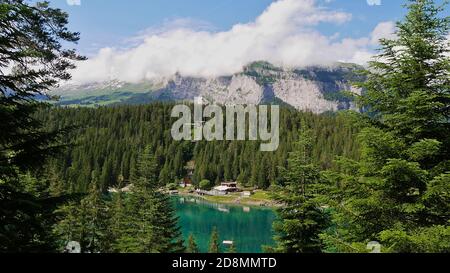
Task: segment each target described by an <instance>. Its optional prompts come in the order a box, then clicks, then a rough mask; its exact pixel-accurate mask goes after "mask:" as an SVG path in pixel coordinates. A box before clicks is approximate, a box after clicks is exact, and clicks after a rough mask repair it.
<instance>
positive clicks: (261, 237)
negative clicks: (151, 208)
mask: <svg viewBox="0 0 450 273" xmlns="http://www.w3.org/2000/svg"><path fill="white" fill-rule="evenodd" d="M173 199H174V203H175V207H176V211H177V215H178V217H179V225H180V227H181V230H182V232H183V237H184V238H185V239H187V238H188V237H189V234H191V233H192V234H193V235H194V236H195V239H196V242H197V244H198V245H199V247H200V250H201V251H202V252H207V250H208V243H209V238H210V236H211V231H212V229H213V227H214V226H215V227H217V230H218V231H219V236H220V243H221V244H222V242H223V241H233V242H235V246H236V249H237V251H238V252H239V253H260V252H262V249H261V246H262V245H273V232H272V223H273V221H274V220H275V217H276V216H275V212H274V211H273V210H272V209H269V208H260V207H245V206H231V205H222V204H214V203H209V202H206V201H204V200H201V199H196V198H192V197H181V196H177V197H173ZM226 248H227V247H226V246H225V245H222V249H221V250H222V251H223V252H225V251H226Z"/></svg>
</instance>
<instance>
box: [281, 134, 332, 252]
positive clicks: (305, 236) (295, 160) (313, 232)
mask: <svg viewBox="0 0 450 273" xmlns="http://www.w3.org/2000/svg"><path fill="white" fill-rule="evenodd" d="M311 152H312V137H311V136H310V132H308V131H303V132H302V133H301V134H300V139H299V141H298V142H297V143H295V145H294V151H293V152H291V153H290V154H289V158H288V166H287V168H280V173H281V175H282V177H283V185H282V186H280V187H278V189H277V192H276V194H275V198H276V200H277V201H279V202H281V203H282V204H284V206H283V207H281V208H279V209H278V210H277V214H278V218H279V220H277V221H276V222H275V223H274V230H275V232H276V233H277V236H276V237H275V240H276V242H277V246H276V247H275V249H274V251H277V252H285V253H314V252H321V251H322V243H321V241H320V238H319V235H320V234H321V233H322V232H323V231H324V229H325V228H327V226H328V217H327V215H326V213H325V212H324V211H323V210H322V209H321V208H320V204H319V202H318V201H317V199H316V185H317V184H318V183H319V180H320V176H319V170H318V168H317V167H316V166H315V165H314V164H312V163H311Z"/></svg>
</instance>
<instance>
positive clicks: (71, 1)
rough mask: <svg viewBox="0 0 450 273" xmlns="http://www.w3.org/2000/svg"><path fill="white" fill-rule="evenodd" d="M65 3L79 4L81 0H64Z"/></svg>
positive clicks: (70, 4)
mask: <svg viewBox="0 0 450 273" xmlns="http://www.w3.org/2000/svg"><path fill="white" fill-rule="evenodd" d="M66 2H67V5H69V6H80V5H81V0H66Z"/></svg>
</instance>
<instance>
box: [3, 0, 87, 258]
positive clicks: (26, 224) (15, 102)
mask: <svg viewBox="0 0 450 273" xmlns="http://www.w3.org/2000/svg"><path fill="white" fill-rule="evenodd" d="M67 24H68V15H67V14H66V13H64V12H62V11H61V10H60V9H54V8H51V7H50V6H49V3H48V2H37V3H35V4H30V3H29V1H23V0H4V1H1V2H0V121H1V122H0V184H1V186H0V222H1V223H2V225H0V246H1V247H0V249H1V251H6V252H8V251H14V252H17V251H19V252H31V251H33V252H35V251H51V250H52V249H53V246H52V243H51V241H52V239H51V238H50V237H49V236H50V231H51V223H50V222H51V221H50V220H51V216H50V215H51V214H49V213H48V211H49V210H52V209H53V207H54V205H55V200H52V199H47V198H46V197H44V198H43V197H36V196H33V195H29V194H26V193H24V192H22V191H20V190H18V187H17V185H18V184H20V183H21V181H20V176H19V173H20V172H22V173H25V172H26V171H29V170H30V169H36V168H39V167H41V166H42V165H43V163H44V162H45V159H46V158H48V157H49V156H51V155H54V154H55V153H56V152H57V151H59V148H60V147H58V145H57V144H55V141H56V140H57V139H58V138H59V136H60V133H61V132H59V131H54V132H47V131H45V130H43V129H42V127H43V126H42V124H41V123H40V122H39V121H38V120H37V119H36V118H35V117H34V114H35V113H36V110H37V109H38V108H39V107H42V106H43V103H42V102H38V101H37V98H39V97H42V96H46V94H45V92H46V91H48V90H49V89H50V88H52V87H55V86H56V85H57V83H58V81H60V80H66V79H69V78H70V75H69V73H68V70H70V69H71V68H74V64H73V61H74V60H81V59H83V58H81V57H80V56H78V55H77V54H76V53H75V51H74V50H66V49H64V48H63V46H62V43H63V42H68V43H72V42H77V41H78V39H79V35H78V33H74V32H70V31H69V30H68V29H67Z"/></svg>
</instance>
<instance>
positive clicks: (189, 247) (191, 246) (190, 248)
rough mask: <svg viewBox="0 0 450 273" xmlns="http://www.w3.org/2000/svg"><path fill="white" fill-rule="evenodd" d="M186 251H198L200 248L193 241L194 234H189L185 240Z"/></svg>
mask: <svg viewBox="0 0 450 273" xmlns="http://www.w3.org/2000/svg"><path fill="white" fill-rule="evenodd" d="M187 243H188V244H187V247H186V253H200V250H199V248H198V246H197V243H196V242H195V238H194V235H192V234H190V235H189V238H188V242H187Z"/></svg>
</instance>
